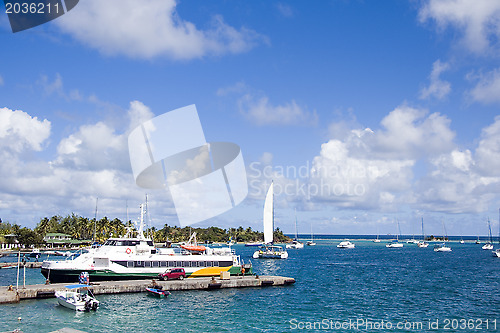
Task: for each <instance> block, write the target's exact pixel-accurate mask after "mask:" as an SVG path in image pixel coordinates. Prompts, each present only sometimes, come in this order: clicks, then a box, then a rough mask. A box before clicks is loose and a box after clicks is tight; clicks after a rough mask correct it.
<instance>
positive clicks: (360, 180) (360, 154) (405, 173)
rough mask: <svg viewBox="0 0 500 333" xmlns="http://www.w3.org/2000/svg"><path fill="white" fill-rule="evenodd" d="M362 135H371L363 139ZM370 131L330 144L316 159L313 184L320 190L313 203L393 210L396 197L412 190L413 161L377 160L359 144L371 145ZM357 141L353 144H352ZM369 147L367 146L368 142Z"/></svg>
mask: <svg viewBox="0 0 500 333" xmlns="http://www.w3.org/2000/svg"><path fill="white" fill-rule="evenodd" d="M359 133H364V134H367V135H361V136H359ZM369 133H370V132H369V131H362V132H358V133H355V132H352V134H351V137H349V138H347V139H346V141H344V142H342V141H340V140H330V141H328V142H327V143H324V144H323V145H322V146H321V152H320V155H319V156H316V157H315V158H314V159H313V163H312V168H311V179H310V183H311V184H314V185H315V187H314V188H311V189H314V190H315V189H316V188H317V189H318V190H319V191H318V193H317V194H315V193H312V194H313V195H312V197H313V198H312V199H313V200H328V201H334V202H336V203H337V205H338V206H341V207H351V208H375V207H383V208H387V207H390V206H391V205H392V204H394V203H395V199H394V198H395V196H394V194H393V193H400V192H403V191H405V190H408V188H409V186H410V185H411V180H412V170H411V168H412V166H413V165H414V163H415V162H414V161H413V160H410V159H405V158H400V159H395V158H394V159H387V158H386V159H381V158H375V157H373V155H372V154H371V152H370V151H369V149H366V150H365V149H364V148H360V146H359V145H358V144H357V143H359V141H364V140H366V141H369V140H370V137H371V135H370V134H369ZM351 139H353V140H351ZM365 143H366V142H365ZM364 147H365V148H366V147H368V145H364Z"/></svg>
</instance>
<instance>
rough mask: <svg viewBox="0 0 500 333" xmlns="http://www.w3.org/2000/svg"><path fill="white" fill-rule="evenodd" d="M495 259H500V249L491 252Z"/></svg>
mask: <svg viewBox="0 0 500 333" xmlns="http://www.w3.org/2000/svg"><path fill="white" fill-rule="evenodd" d="M491 252H492V253H493V256H494V257H498V258H500V249H496V250H495V251H491Z"/></svg>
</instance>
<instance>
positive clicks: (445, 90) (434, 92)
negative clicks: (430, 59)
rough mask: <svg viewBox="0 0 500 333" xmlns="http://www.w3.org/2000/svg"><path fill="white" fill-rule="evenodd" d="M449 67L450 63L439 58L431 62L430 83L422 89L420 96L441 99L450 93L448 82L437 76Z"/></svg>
mask: <svg viewBox="0 0 500 333" xmlns="http://www.w3.org/2000/svg"><path fill="white" fill-rule="evenodd" d="M449 68H450V65H449V64H448V63H442V62H441V61H440V60H436V61H435V62H434V64H432V72H431V75H430V76H429V79H430V84H429V86H428V87H426V88H423V89H422V91H421V92H420V98H422V99H427V98H429V97H435V98H437V99H443V98H445V97H446V96H447V95H448V94H449V93H450V91H451V85H450V83H449V82H447V81H443V80H441V79H440V77H439V76H440V75H441V73H443V72H444V71H446V70H448V69H449Z"/></svg>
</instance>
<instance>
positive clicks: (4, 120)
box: [0, 108, 50, 152]
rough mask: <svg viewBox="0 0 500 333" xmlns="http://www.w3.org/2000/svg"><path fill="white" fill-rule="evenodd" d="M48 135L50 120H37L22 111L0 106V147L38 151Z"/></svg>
mask: <svg viewBox="0 0 500 333" xmlns="http://www.w3.org/2000/svg"><path fill="white" fill-rule="evenodd" d="M49 135H50V121H48V120H47V119H44V120H42V121H40V120H38V118H37V117H31V116H30V115H29V114H27V113H26V112H24V111H21V110H15V111H14V110H11V109H8V108H0V148H1V149H7V150H10V151H15V152H21V151H23V150H25V149H32V150H35V151H40V150H42V148H43V143H44V142H45V141H46V140H47V139H48V137H49Z"/></svg>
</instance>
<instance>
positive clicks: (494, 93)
mask: <svg viewBox="0 0 500 333" xmlns="http://www.w3.org/2000/svg"><path fill="white" fill-rule="evenodd" d="M478 80H479V82H478V83H477V84H476V86H475V87H474V88H473V89H472V90H471V91H470V92H469V94H470V96H471V97H472V99H474V100H475V101H478V102H482V103H499V102H500V68H497V69H495V70H493V71H491V72H488V73H487V74H485V75H480V76H479V79H478Z"/></svg>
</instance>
